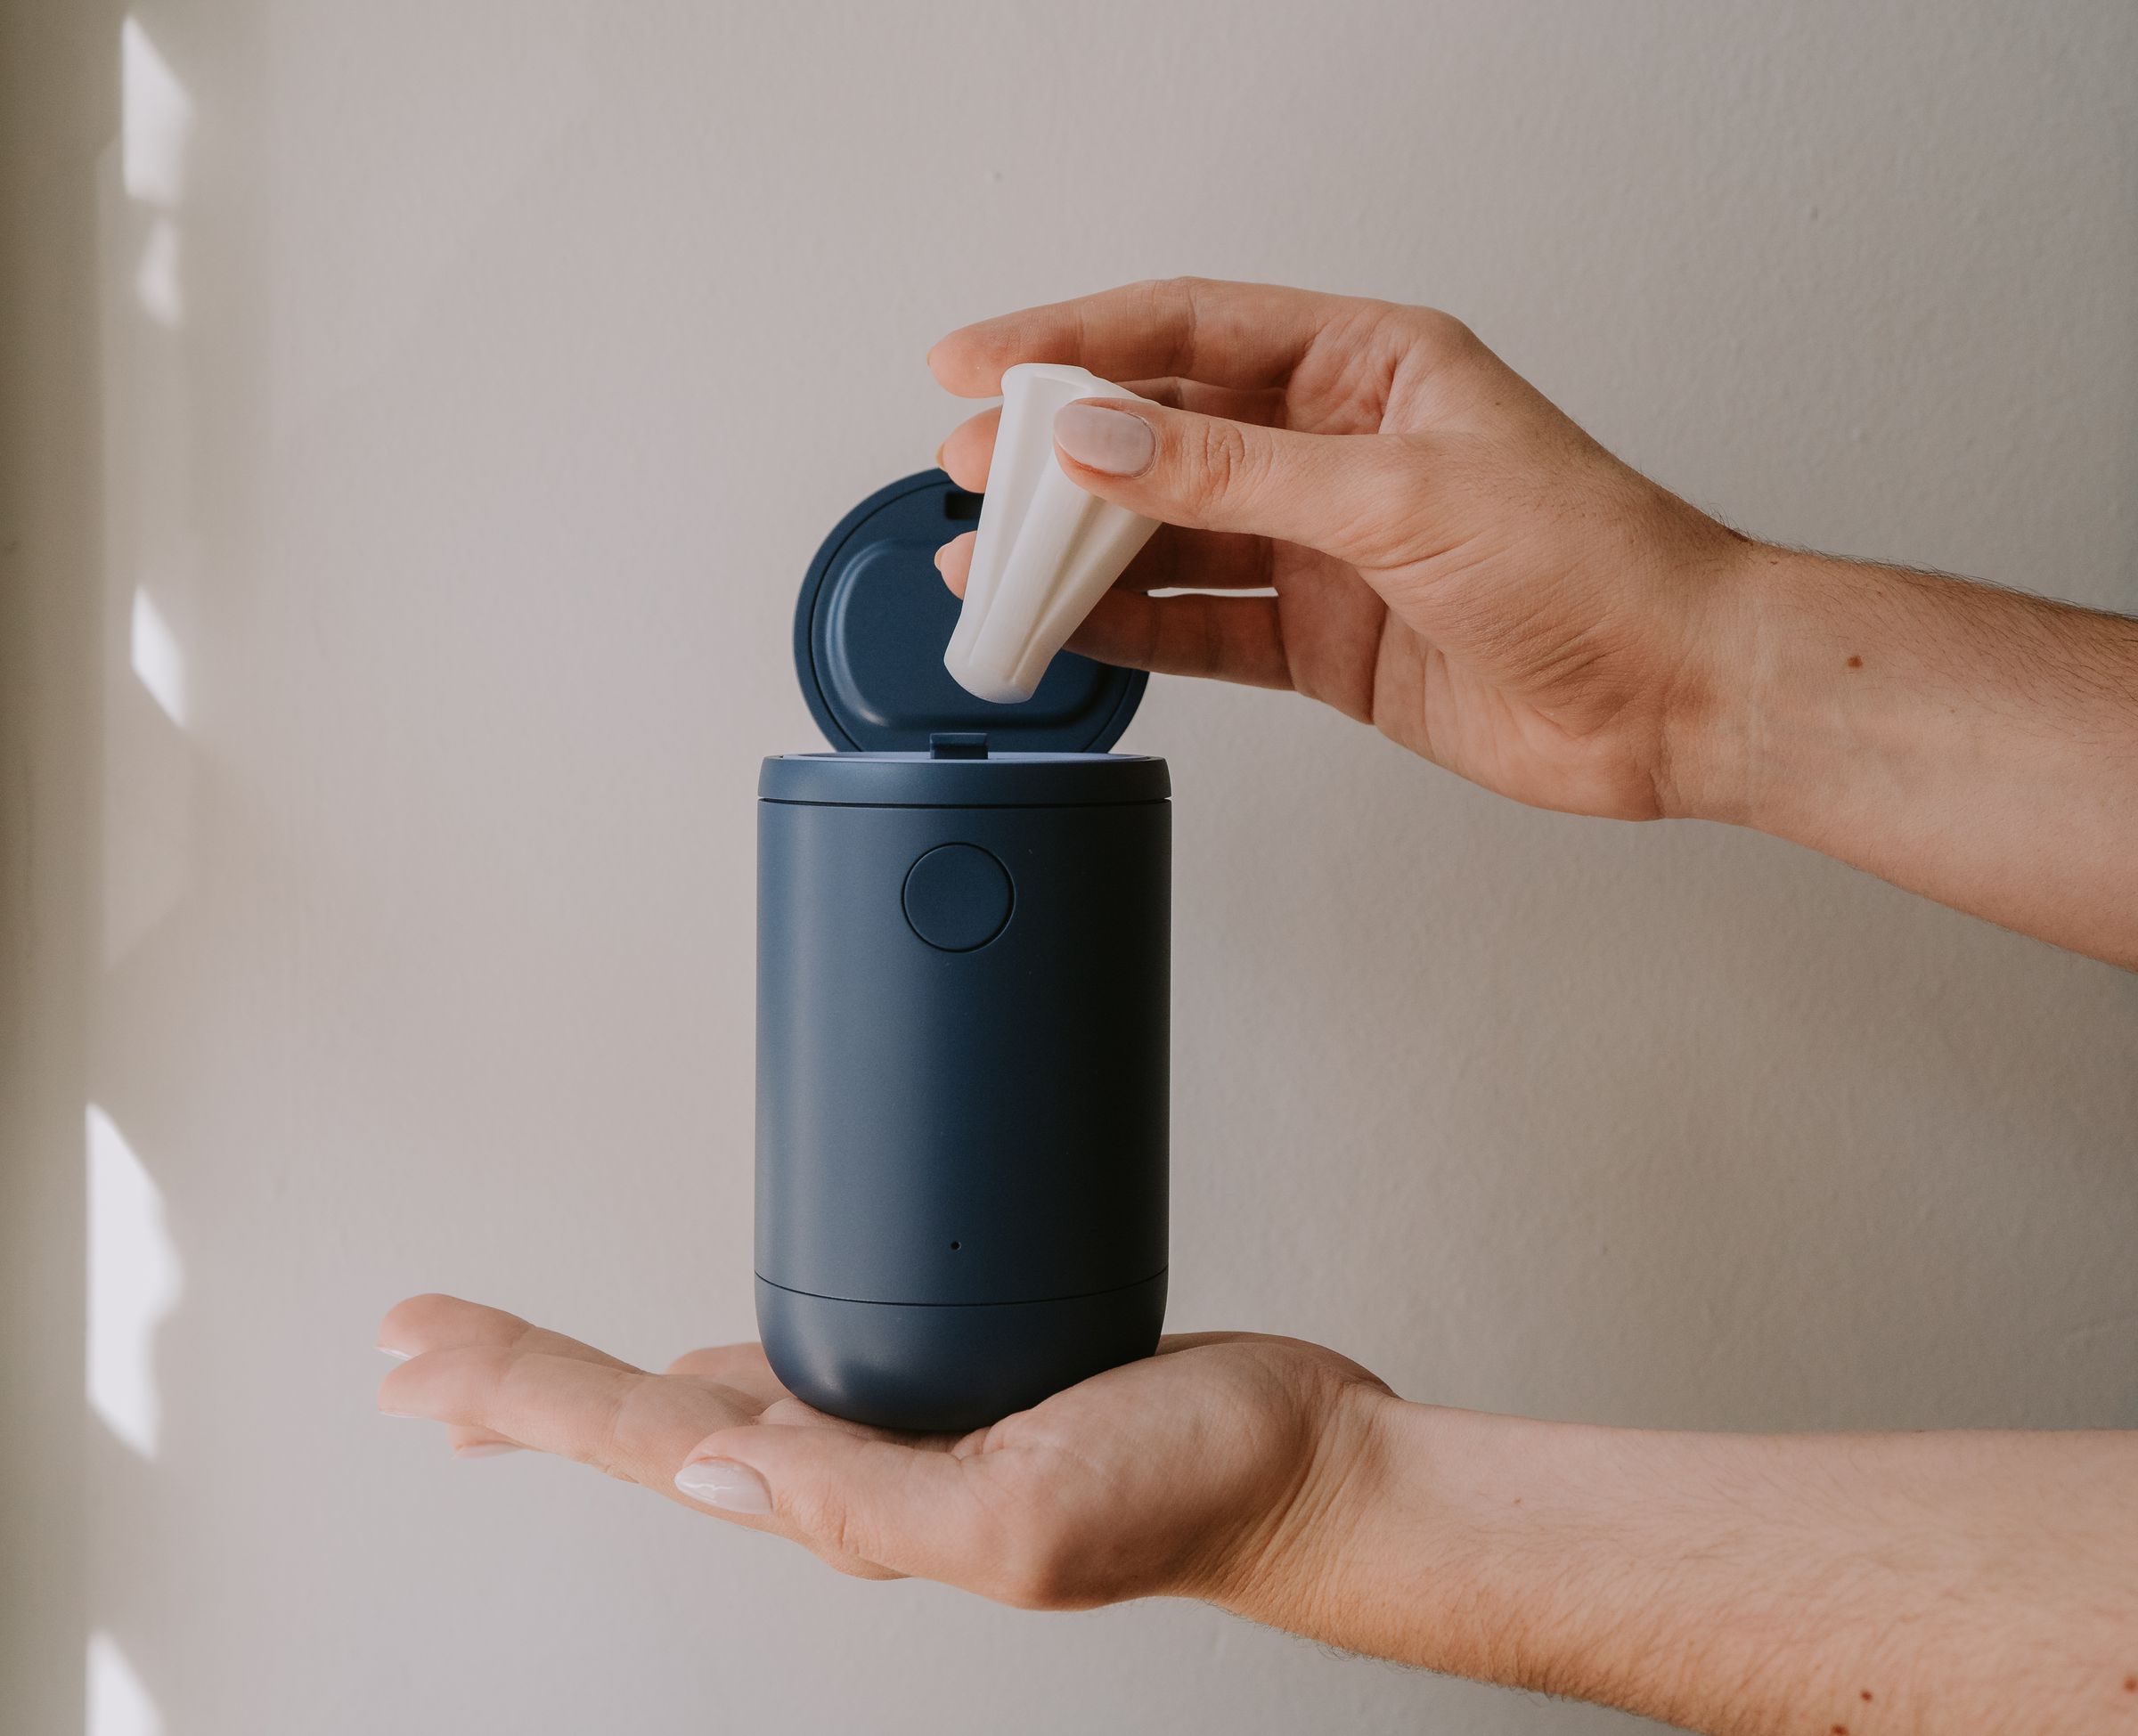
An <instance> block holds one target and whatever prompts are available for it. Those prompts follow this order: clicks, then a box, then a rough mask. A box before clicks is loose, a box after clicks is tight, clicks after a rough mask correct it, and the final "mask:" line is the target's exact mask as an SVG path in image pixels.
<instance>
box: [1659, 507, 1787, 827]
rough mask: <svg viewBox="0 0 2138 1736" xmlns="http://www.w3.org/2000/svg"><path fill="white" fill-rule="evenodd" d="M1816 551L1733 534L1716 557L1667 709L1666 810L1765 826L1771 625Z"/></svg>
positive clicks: (1692, 615) (1673, 815)
mask: <svg viewBox="0 0 2138 1736" xmlns="http://www.w3.org/2000/svg"><path fill="white" fill-rule="evenodd" d="M1813 558H1814V557H1809V556H1805V555H1801V554H1799V553H1798V552H1797V551H1795V550H1789V549H1782V548H1777V547H1775V545H1774V544H1772V543H1767V542H1749V541H1746V540H1744V539H1742V538H1739V537H1735V536H1732V537H1731V538H1730V539H1729V541H1728V542H1726V544H1725V545H1724V546H1723V547H1722V548H1721V549H1720V550H1718V552H1716V553H1715V554H1714V555H1713V556H1712V557H1711V558H1710V561H1711V564H1710V566H1709V567H1708V570H1707V571H1706V572H1705V574H1704V575H1702V580H1701V584H1700V585H1699V587H1698V589H1697V591H1696V592H1695V595H1696V597H1697V601H1696V602H1695V603H1694V604H1693V607H1692V608H1691V609H1690V610H1689V611H1688V615H1689V621H1688V623H1687V648H1686V650H1685V655H1684V656H1683V657H1682V659H1681V661H1680V664H1679V667H1678V670H1677V674H1676V678H1675V680H1674V681H1673V682H1672V684H1671V688H1670V691H1669V697H1668V698H1667V700H1666V704H1665V707H1664V719H1663V729H1662V762H1663V771H1662V774H1661V776H1659V778H1658V779H1657V783H1658V787H1659V795H1660V802H1661V807H1662V809H1663V812H1664V815H1665V817H1666V818H1669V819H1711V820H1718V821H1721V822H1724V823H1726V824H1729V825H1735V826H1751V827H1759V823H1760V822H1759V790H1760V787H1761V777H1760V773H1759V765H1758V751H1757V750H1758V746H1759V742H1760V741H1761V739H1762V735H1763V731H1762V727H1761V722H1760V719H1761V715H1762V713H1763V711H1764V709H1765V708H1766V707H1767V704H1768V703H1769V699H1770V696H1769V694H1768V692H1767V689H1768V688H1769V687H1770V686H1771V683H1772V681H1773V668H1772V663H1771V658H1770V656H1769V654H1768V651H1767V646H1768V642H1769V640H1770V636H1771V633H1772V632H1773V625H1772V623H1773V621H1774V618H1775V615H1776V614H1777V612H1778V611H1779V612H1782V613H1786V611H1787V607H1788V604H1787V597H1788V595H1789V594H1790V593H1791V591H1793V590H1794V589H1795V588H1796V587H1797V586H1798V585H1799V583H1800V579H1801V570H1800V569H1801V568H1802V566H1803V565H1804V564H1805V563H1807V562H1808V561H1809V560H1811V559H1813Z"/></svg>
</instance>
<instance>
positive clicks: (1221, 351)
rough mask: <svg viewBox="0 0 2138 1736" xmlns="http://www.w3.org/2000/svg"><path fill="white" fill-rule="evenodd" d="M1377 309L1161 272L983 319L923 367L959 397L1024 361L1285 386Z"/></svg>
mask: <svg viewBox="0 0 2138 1736" xmlns="http://www.w3.org/2000/svg"><path fill="white" fill-rule="evenodd" d="M1373 306H1375V304H1373V303H1370V302H1364V301H1358V300H1354V299H1352V298H1351V297H1347V296H1329V295H1321V294H1318V293H1316V292H1315V291H1313V290H1310V289H1284V288H1282V287H1280V286H1279V285H1277V284H1273V283H1223V282H1215V281H1212V280H1210V279H1208V278H1200V277H1174V278H1167V279H1165V280H1164V281H1159V282H1151V283H1130V284H1128V285H1126V286H1125V287H1123V288H1122V289H1106V290H1103V291H1101V292H1100V293H1099V294H1098V295H1095V296H1080V297H1077V298H1076V299H1075V300H1073V301H1057V302H1052V303H1049V305H1048V306H1044V307H1027V308H1025V309H1024V310H1023V311H1022V312H1020V313H1016V314H1002V315H1000V317H998V318H995V319H991V320H983V321H981V322H979V323H978V324H977V325H968V326H967V327H965V328H964V329H963V330H958V331H953V332H952V333H951V335H950V336H949V337H947V338H943V341H942V342H940V343H938V344H937V345H936V346H935V347H934V349H932V350H930V351H929V352H928V366H929V368H930V369H931V370H932V371H934V375H935V378H936V379H937V380H938V381H939V382H941V384H942V385H943V388H944V389H945V390H946V391H951V392H955V393H956V394H957V395H959V397H964V398H985V397H991V396H993V395H994V394H995V393H997V392H999V391H1000V390H1001V388H1002V371H1003V370H1004V369H1005V368H1009V367H1014V366H1015V365H1016V363H1020V362H1067V363H1075V364H1076V365H1077V366H1079V367H1084V368H1089V370H1090V371H1092V372H1093V373H1095V374H1099V375H1103V376H1104V377H1105V378H1106V379H1147V378H1150V377H1152V376H1156V375H1168V374H1178V375H1179V376H1181V377H1182V378H1184V379H1198V380H1202V381H1204V383H1206V384H1208V385H1212V386H1233V387H1249V388H1253V387H1271V386H1281V385H1283V384H1284V383H1285V380H1286V379H1289V378H1290V377H1291V374H1292V371H1293V368H1294V367H1296V366H1297V365H1298V364H1299V362H1300V359H1301V357H1302V356H1303V355H1306V353H1307V350H1308V348H1309V346H1311V345H1312V343H1313V342H1314V339H1315V338H1316V337H1317V336H1318V335H1319V333H1320V332H1321V331H1323V330H1325V329H1326V327H1327V326H1328V325H1329V324H1330V323H1331V322H1333V321H1334V320H1335V319H1336V318H1338V317H1339V316H1340V315H1342V314H1345V313H1347V312H1364V311H1366V310H1367V309H1369V308H1371V307H1373Z"/></svg>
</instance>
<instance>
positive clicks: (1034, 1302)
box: [750, 1260, 1173, 1308]
mask: <svg viewBox="0 0 2138 1736" xmlns="http://www.w3.org/2000/svg"><path fill="white" fill-rule="evenodd" d="M1172 1269H1173V1268H1172V1262H1171V1261H1170V1260H1169V1261H1167V1262H1166V1264H1165V1265H1163V1266H1161V1267H1159V1268H1158V1269H1157V1270H1156V1271H1155V1272H1154V1273H1152V1274H1151V1275H1150V1276H1148V1277H1145V1278H1131V1279H1130V1281H1129V1282H1128V1283H1127V1284H1108V1285H1107V1286H1106V1288H1105V1289H1104V1290H1080V1291H1078V1292H1076V1293H1075V1294H1073V1295H1070V1296H1022V1297H1019V1298H1017V1299H1016V1300H1014V1301H1008V1302H886V1301H882V1300H876V1299H873V1298H870V1297H866V1296H827V1295H825V1294H824V1293H823V1292H821V1291H816V1290H797V1289H796V1288H795V1286H794V1285H793V1284H781V1283H779V1281H778V1280H777V1279H774V1278H768V1277H766V1276H764V1274H763V1273H762V1272H753V1273H752V1274H751V1275H750V1276H752V1277H754V1278H755V1279H756V1280H757V1282H758V1283H759V1284H771V1287H772V1288H773V1289H774V1290H784V1291H785V1292H787V1294H788V1295H789V1296H806V1297H808V1298H809V1299H810V1300H811V1301H812V1302H845V1303H846V1304H848V1305H850V1306H852V1307H853V1308H1040V1307H1044V1306H1045V1305H1046V1304H1047V1303H1049V1302H1088V1301H1089V1300H1091V1299H1092V1298H1093V1297H1094V1296H1118V1295H1119V1294H1120V1293H1121V1292H1122V1291H1124V1290H1140V1289H1142V1288H1143V1286H1144V1285H1145V1284H1155V1283H1156V1282H1157V1281H1158V1280H1159V1279H1160V1278H1163V1276H1165V1275H1166V1274H1167V1273H1168V1272H1170V1271H1171V1270H1172Z"/></svg>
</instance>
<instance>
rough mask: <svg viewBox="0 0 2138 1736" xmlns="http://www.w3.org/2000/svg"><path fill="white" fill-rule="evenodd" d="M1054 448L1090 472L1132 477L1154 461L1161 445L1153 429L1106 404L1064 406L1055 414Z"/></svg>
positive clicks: (1139, 419) (1147, 424)
mask: <svg viewBox="0 0 2138 1736" xmlns="http://www.w3.org/2000/svg"><path fill="white" fill-rule="evenodd" d="M1054 440H1055V444H1057V446H1059V447H1060V448H1061V449H1062V450H1063V451H1064V452H1067V453H1068V454H1069V456H1070V457H1072V458H1073V459H1074V460H1076V461H1077V462H1078V463H1079V464H1081V465H1082V466H1084V468H1085V469H1089V470H1103V471H1105V472H1106V475H1108V476H1110V477H1132V476H1134V475H1136V474H1137V473H1138V471H1140V470H1142V469H1144V468H1145V467H1146V466H1147V465H1148V464H1149V463H1150V461H1151V454H1152V453H1153V452H1155V451H1156V450H1157V449H1158V442H1157V438H1156V436H1154V435H1153V434H1152V432H1151V425H1150V424H1149V423H1148V422H1147V421H1145V420H1143V418H1142V417H1140V416H1136V415H1131V414H1130V412H1128V411H1125V410H1108V409H1107V408H1106V406H1105V405H1104V404H1098V403H1065V404H1064V405H1063V406H1062V407H1061V408H1060V409H1059V410H1057V411H1056V412H1054Z"/></svg>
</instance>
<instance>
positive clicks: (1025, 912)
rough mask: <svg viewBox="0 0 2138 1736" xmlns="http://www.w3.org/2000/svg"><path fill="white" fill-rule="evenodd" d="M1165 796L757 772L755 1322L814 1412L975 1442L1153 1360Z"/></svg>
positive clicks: (1162, 1103) (1126, 771)
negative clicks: (1120, 1368) (1071, 1392)
mask: <svg viewBox="0 0 2138 1736" xmlns="http://www.w3.org/2000/svg"><path fill="white" fill-rule="evenodd" d="M1109 773H1111V774H1114V775H1111V776H1109V775H1106V774H1109ZM1094 774H1098V775H1094ZM1065 786H1066V787H1065ZM1164 791H1165V773H1164V768H1163V764H1162V763H1161V762H1156V761H1150V760H1133V759H1129V758H1125V757H1121V756H1114V755H1089V756H1080V755H1036V756H1030V757H1026V756H1011V757H1007V758H997V759H991V760H987V761H954V762H930V761H929V760H928V759H927V758H926V757H925V756H920V755H914V756H911V757H908V758H903V759H900V758H889V759H887V758H885V757H884V756H878V755H874V754H836V755H831V754H827V755H822V756H812V758H802V757H801V756H797V757H796V758H785V759H774V760H771V761H768V762H766V764H765V768H764V773H763V781H762V784H761V786H760V795H761V800H760V803H759V811H758V812H759V817H758V884H759V887H760V895H759V903H758V952H757V960H758V963H757V970H758V977H757V993H758V1002H757V1033H758V1035H757V1115H758V1120H757V1307H758V1319H759V1324H760V1326H761V1328H762V1330H763V1335H764V1341H765V1349H766V1352H767V1354H768V1356H769V1357H771V1363H772V1366H773V1369H774V1371H775V1372H776V1373H778V1374H779V1377H780V1379H781V1380H782V1381H784V1382H785V1383H786V1384H787V1387H788V1388H789V1389H790V1390H793V1391H795V1392H796V1394H797V1395H799V1396H800V1397H801V1398H804V1399H806V1400H807V1401H809V1402H810V1403H811V1404H813V1405H815V1406H818V1407H819V1408H820V1409H824V1410H828V1411H831V1412H833V1413H835V1414H839V1415H842V1416H848V1417H853V1418H854V1419H856V1420H858V1421H861V1422H873V1423H878V1424H881V1425H884V1426H887V1427H892V1428H901V1429H925V1430H966V1429H971V1428H975V1427H977V1426H979V1425H981V1424H982V1423H985V1422H992V1421H993V1420H995V1419H996V1418H998V1417H1000V1416H1002V1415H1004V1414H1007V1413H1008V1412H1010V1411H1014V1410H1019V1409H1022V1408H1024V1407H1025V1406H1029V1405H1032V1404H1035V1403H1037V1402H1038V1401H1039V1400H1040V1399H1041V1398H1045V1397H1046V1396H1047V1395H1048V1394H1049V1393H1051V1392H1054V1391H1057V1390H1059V1389H1060V1388H1062V1387H1065V1386H1067V1385H1070V1384H1071V1383H1073V1382H1074V1381H1079V1380H1081V1379H1083V1378H1084V1377H1085V1376H1087V1375H1089V1374H1093V1373H1098V1372H1099V1371H1100V1370H1102V1369H1105V1368H1109V1367H1112V1366H1114V1365H1116V1364H1118V1363H1122V1362H1125V1361H1128V1360H1130V1359H1131V1358H1133V1357H1140V1356H1147V1355H1148V1354H1149V1353H1150V1351H1151V1349H1153V1347H1154V1346H1155V1343H1156V1341H1157V1337H1158V1327H1159V1322H1160V1320H1161V1318H1162V1316H1163V1312H1164V1305H1165V1267H1166V1133H1167V1114H1166V1109H1167V1091H1166V1078H1167V1059H1168V1046H1167V1020H1168V998H1169V982H1168V964H1167V959H1168V939H1167V937H1168V895H1169V885H1170V864H1171V811H1170V809H1169V806H1168V804H1167V802H1166V800H1165V795H1164ZM797 792H799V794H797ZM1064 795H1065V796H1067V797H1070V798H1074V799H1066V800H1057V799H1055V798H1056V797H1057V796H1064Z"/></svg>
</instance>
